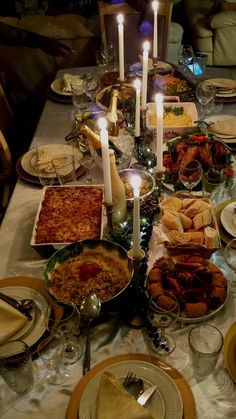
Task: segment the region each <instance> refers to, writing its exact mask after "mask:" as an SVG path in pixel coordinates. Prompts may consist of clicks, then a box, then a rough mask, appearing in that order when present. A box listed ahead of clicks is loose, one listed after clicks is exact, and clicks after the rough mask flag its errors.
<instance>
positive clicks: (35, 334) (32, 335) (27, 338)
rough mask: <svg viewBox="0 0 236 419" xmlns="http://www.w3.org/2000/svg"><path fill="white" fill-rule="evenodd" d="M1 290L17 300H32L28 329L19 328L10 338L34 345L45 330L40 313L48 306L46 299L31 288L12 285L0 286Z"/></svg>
mask: <svg viewBox="0 0 236 419" xmlns="http://www.w3.org/2000/svg"><path fill="white" fill-rule="evenodd" d="M1 291H2V292H3V293H4V294H7V295H9V296H11V297H14V298H16V299H19V300H22V299H24V298H30V299H31V300H33V301H34V308H33V310H32V312H31V314H32V317H33V320H32V321H30V322H29V323H30V325H27V326H29V327H28V329H26V330H25V331H23V330H21V331H19V332H17V333H16V334H15V335H13V336H12V337H11V340H13V339H21V340H23V341H24V342H25V343H27V345H29V346H32V345H34V343H36V342H37V341H38V340H39V339H40V338H41V336H42V335H43V334H44V332H45V330H46V325H45V321H44V316H43V315H42V313H44V312H45V311H46V309H47V307H48V303H47V301H46V300H45V298H44V297H43V296H42V295H41V294H39V293H38V292H37V291H36V290H34V289H33V288H28V287H22V286H14V287H13V286H12V287H4V288H1ZM20 332H23V333H20Z"/></svg>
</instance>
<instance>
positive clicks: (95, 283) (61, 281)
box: [43, 240, 133, 306]
mask: <svg viewBox="0 0 236 419" xmlns="http://www.w3.org/2000/svg"><path fill="white" fill-rule="evenodd" d="M85 265H86V266H85ZM91 266H92V268H91ZM85 268H86V270H85ZM90 269H92V270H93V272H92V273H91V270H90ZM132 276H133V268H132V267H131V264H130V260H129V258H128V256H127V251H126V250H125V249H124V248H123V247H121V246H120V245H118V244H116V243H114V242H111V241H108V240H83V241H79V242H75V243H72V244H69V245H68V246H65V247H64V248H63V249H60V250H58V251H57V252H55V253H54V254H53V255H52V256H51V257H50V258H49V259H48V262H47V264H46V266H45V269H44V273H43V281H44V284H45V287H46V288H47V290H48V292H49V293H50V294H51V295H52V296H53V297H54V298H56V299H62V300H64V301H68V302H73V303H74V304H76V305H78V306H79V305H80V304H81V302H82V300H83V299H84V297H85V296H86V295H88V294H90V293H92V292H95V293H96V294H97V296H98V298H100V300H101V303H102V306H104V305H106V304H107V303H110V302H113V301H114V300H115V299H116V298H117V297H118V296H120V295H121V294H122V293H123V292H124V291H125V290H126V289H127V287H128V286H129V284H130V281H131V279H132Z"/></svg>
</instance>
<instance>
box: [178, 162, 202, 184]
mask: <svg viewBox="0 0 236 419" xmlns="http://www.w3.org/2000/svg"><path fill="white" fill-rule="evenodd" d="M179 179H180V181H181V182H182V184H183V185H184V186H185V187H186V188H187V189H188V190H189V192H192V190H193V188H194V187H195V186H197V185H198V183H199V182H200V181H201V179H202V165H201V163H199V161H198V160H192V161H190V162H189V163H188V164H187V165H186V166H185V164H184V163H183V164H181V166H180V169H179Z"/></svg>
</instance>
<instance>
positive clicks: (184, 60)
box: [179, 44, 193, 72]
mask: <svg viewBox="0 0 236 419" xmlns="http://www.w3.org/2000/svg"><path fill="white" fill-rule="evenodd" d="M192 59H193V48H192V47H191V45H188V44H183V45H181V46H180V49H179V61H180V63H181V64H183V66H184V72H186V71H187V69H188V64H190V63H191V61H192Z"/></svg>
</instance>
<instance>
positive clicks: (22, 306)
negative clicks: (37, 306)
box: [0, 292, 34, 320]
mask: <svg viewBox="0 0 236 419" xmlns="http://www.w3.org/2000/svg"><path fill="white" fill-rule="evenodd" d="M0 299H1V300H3V301H5V302H6V303H8V304H10V305H11V306H12V307H14V308H16V309H17V310H19V311H20V312H21V313H23V314H25V316H26V317H27V318H28V320H32V316H31V314H30V313H29V312H30V310H32V308H33V306H34V301H33V300H31V299H29V298H28V299H22V300H16V299H15V298H13V297H10V296H9V295H6V294H3V293H2V292H0Z"/></svg>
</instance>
